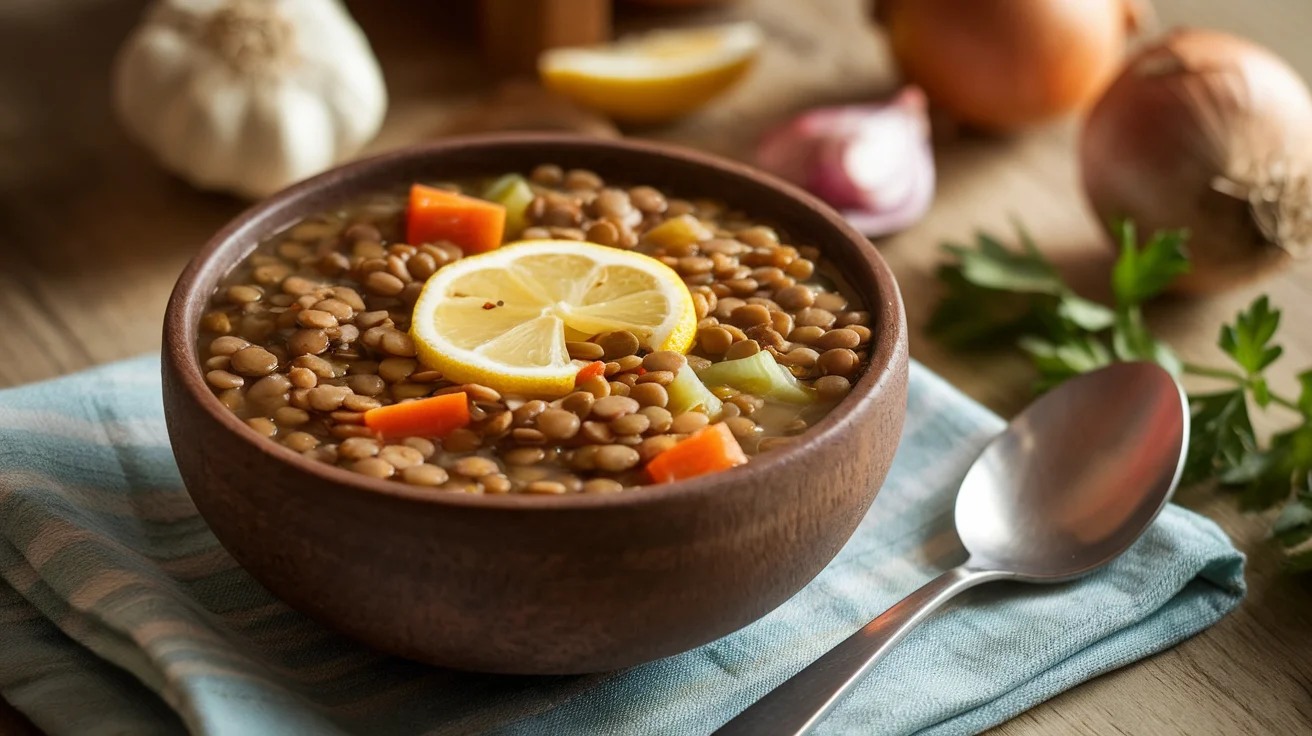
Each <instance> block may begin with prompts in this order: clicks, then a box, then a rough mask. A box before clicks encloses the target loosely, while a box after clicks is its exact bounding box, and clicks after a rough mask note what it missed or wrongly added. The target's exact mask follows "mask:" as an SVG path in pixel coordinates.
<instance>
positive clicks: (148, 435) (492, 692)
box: [0, 358, 1244, 736]
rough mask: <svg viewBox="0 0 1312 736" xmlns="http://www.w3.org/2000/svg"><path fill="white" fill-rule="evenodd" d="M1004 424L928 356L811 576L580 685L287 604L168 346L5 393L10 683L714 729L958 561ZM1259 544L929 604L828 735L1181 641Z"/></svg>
mask: <svg viewBox="0 0 1312 736" xmlns="http://www.w3.org/2000/svg"><path fill="white" fill-rule="evenodd" d="M1002 426H1003V423H1002V421H1001V420H999V419H998V418H997V417H996V416H993V415H992V414H990V413H989V412H987V411H986V410H985V409H983V408H981V407H980V406H978V405H977V404H975V403H974V402H972V401H970V400H969V399H967V398H965V397H963V396H962V395H961V394H959V393H957V392H956V391H955V390H954V389H952V388H951V387H949V386H948V385H946V384H945V383H943V382H942V380H941V379H939V378H937V377H936V376H934V375H933V374H932V373H930V372H929V371H928V370H926V369H924V368H923V367H920V366H914V367H913V369H912V372H911V396H910V407H909V410H908V416H907V424H906V431H905V435H904V437H903V439H902V445H901V449H900V450H899V452H898V456H897V462H896V463H895V465H894V468H893V470H892V473H891V474H890V475H889V477H888V480H887V482H886V483H885V484H884V488H883V491H882V492H881V493H880V495H879V498H878V500H876V502H875V505H874V507H873V509H872V510H871V512H870V514H869V515H868V516H867V518H866V519H865V521H864V522H862V524H861V527H860V528H859V529H858V530H857V532H856V535H855V536H853V537H852V540H851V541H850V542H849V543H848V544H847V546H846V547H844V549H843V550H842V552H841V553H840V554H839V555H838V558H837V559H835V560H834V561H833V563H832V564H830V565H829V567H828V569H826V570H825V571H824V572H823V573H822V574H821V575H820V576H819V577H818V578H816V580H815V581H813V582H812V583H811V584H810V585H808V586H807V587H806V588H805V589H804V590H802V591H801V592H800V593H798V594H797V595H796V596H794V597H793V598H792V599H791V600H789V601H788V602H787V603H785V604H784V605H782V606H780V607H779V608H778V609H777V610H775V611H774V612H772V613H770V614H769V615H767V616H766V617H765V618H763V619H761V620H760V621H758V622H756V623H755V624H752V625H751V626H748V627H747V628H745V629H743V630H741V631H739V632H737V633H735V634H732V635H730V636H727V637H725V638H723V639H721V640H719V641H716V642H714V643H712V644H708V645H706V646H704V647H702V648H700V649H697V650H695V651H692V652H688V653H686V654H682V655H679V656H676V657H670V658H669V659H665V660H661V661H658V662H653V663H651V664H648V665H646V666H643V667H637V668H634V669H631V670H627V671H623V672H617V673H608V674H600V675H590V676H584V677H533V678H527V677H508V676H493V675H477V674H467V673H459V672H452V671H447V670H440V669H436V668H432V667H427V666H423V665H419V664H416V663H413V662H407V661H403V660H398V659H395V658H391V657H386V656H383V655H380V654H377V653H375V652H372V651H370V650H367V649H365V648H363V647H361V646H358V645H356V644H354V643H352V642H350V641H347V640H345V639H343V638H341V637H339V636H336V635H334V634H332V633H329V632H328V631H326V630H324V629H323V628H321V627H319V626H317V625H316V624H314V623H311V622H310V621H308V620H306V619H304V618H302V617H301V616H299V615H298V614H296V613H294V612H293V611H291V610H289V609H288V608H286V607H285V606H283V605H282V604H281V603H279V602H278V601H277V600H276V599H274V598H273V597H272V596H271V595H270V594H269V593H268V592H266V591H265V590H264V589H263V588H261V587H260V586H259V585H258V584H256V583H255V582H253V581H252V580H251V579H250V578H249V577H247V575H246V574H245V573H244V572H243V571H242V570H241V569H240V568H238V567H237V566H236V565H235V563H233V561H232V560H231V558H229V557H228V555H227V554H226V553H225V552H224V551H223V549H222V548H221V547H220V546H219V545H218V543H217V542H216V541H215V539H214V537H213V536H212V535H211V534H210V532H209V530H208V529H207V528H206V526H205V523H204V521H202V520H201V519H200V517H199V516H197V514H196V511H195V509H194V507H193V506H192V504H191V501H190V499H189V498H188V496H187V494H186V491H185V490H183V487H182V484H181V481H180V480H179V478H178V474H177V470H176V468H175V466H174V463H173V458H172V454H171V453H170V451H169V446H168V438H167V436H166V434H165V430H164V418H163V410H162V408H161V405H160V386H159V364H158V361H157V360H156V359H155V358H142V359H137V360H132V361H128V362H125V363H118V364H114V365H110V366H106V367H103V368H99V369H96V370H93V371H89V372H86V373H82V374H79V375H75V376H70V377H66V378H62V379H59V380H56V381H51V382H48V383H43V384H38V385H33V386H28V387H24V388H18V389H12V390H8V391H0V575H2V576H3V582H2V583H0V693H3V695H4V697H5V698H6V699H7V700H8V701H9V702H10V703H12V704H13V705H14V706H15V707H17V708H18V709H19V710H20V711H22V712H24V713H25V714H27V716H28V717H29V718H31V720H32V721H33V722H34V723H35V724H36V725H37V726H38V727H40V728H41V729H43V730H44V731H46V732H47V733H49V734H51V735H52V736H57V735H59V734H79V735H81V734H122V733H129V734H135V735H141V734H174V733H184V732H187V731H190V732H191V733H194V734H212V735H216V736H219V735H221V736H251V735H259V734H275V735H278V736H282V735H283V734H296V735H299V734H343V733H346V734H371V735H373V734H378V735H382V736H386V735H389V734H433V733H440V734H445V733H482V732H492V733H502V734H538V733H543V734H574V733H579V734H699V733H701V734H704V733H709V732H710V731H712V730H714V729H715V728H716V727H718V726H719V725H721V724H722V723H724V722H725V721H727V720H728V719H729V718H730V717H732V716H733V715H734V714H736V713H737V712H738V711H740V710H741V709H743V708H744V707H746V706H747V705H748V704H749V703H751V702H752V701H754V700H755V699H756V698H758V697H760V696H761V695H763V694H764V693H765V692H766V691H767V690H769V689H770V688H772V687H774V686H775V685H777V684H779V683H780V682H782V681H783V680H784V679H786V678H787V677H789V676H790V675H792V674H793V673H794V672H796V671H798V670H799V669H801V668H802V667H803V666H805V665H806V664H807V663H808V662H810V661H812V660H813V659H815V658H816V657H818V656H819V655H820V654H821V653H822V652H824V651H825V650H826V649H828V648H829V647H831V646H833V645H835V644H837V643H838V642H839V641H841V640H842V639H843V638H844V637H846V636H847V635H848V634H850V633H852V632H853V631H854V630H856V629H857V628H859V627H860V626H862V625H863V624H865V623H866V621H868V620H869V619H871V618H873V617H874V616H876V615H877V614H879V613H880V612H881V611H883V610H884V609H885V608H887V607H888V606H889V605H891V604H892V603H894V602H895V601H897V600H898V599H899V598H901V597H902V596H904V595H905V594H907V593H909V592H910V591H911V590H913V589H915V588H916V587H917V586H919V585H920V584H922V583H923V582H925V581H926V580H928V579H930V578H931V577H933V576H934V575H936V574H937V573H938V572H940V571H941V570H943V569H945V568H947V567H949V566H951V565H953V564H955V563H956V562H958V561H959V560H960V558H961V556H962V552H961V549H960V545H959V542H958V541H957V539H956V537H955V535H954V534H953V532H952V514H951V509H952V500H953V496H954V490H955V487H956V484H957V482H958V480H959V479H960V478H961V477H962V475H963V474H964V472H965V469H966V467H967V466H968V465H969V464H970V462H971V461H972V460H973V459H974V457H975V455H976V454H977V453H978V451H979V449H980V448H981V447H982V446H983V444H984V443H985V442H986V441H987V439H988V438H989V437H990V436H991V435H993V434H994V433H996V432H997V431H999V429H1001V427H1002ZM1243 562H1244V560H1243V556H1242V555H1240V554H1239V553H1238V552H1237V551H1235V549H1234V548H1233V547H1232V546H1231V545H1230V542H1229V540H1228V539H1226V537H1225V535H1224V534H1223V533H1222V532H1221V531H1220V530H1219V529H1218V528H1217V527H1216V526H1215V525H1214V524H1212V522H1210V521H1208V520H1206V519H1204V518H1202V517H1199V516H1197V515H1195V514H1193V513H1190V512H1188V511H1185V510H1183V509H1181V508H1178V507H1175V506H1172V507H1170V508H1167V509H1166V511H1165V512H1164V513H1163V514H1162V515H1161V517H1160V519H1159V520H1158V521H1157V523H1156V524H1155V525H1154V526H1153V528H1152V529H1151V530H1150V531H1149V532H1148V534H1147V536H1146V537H1145V538H1144V539H1143V540H1142V541H1141V542H1140V543H1139V544H1137V545H1136V546H1135V547H1134V548H1133V549H1131V550H1130V551H1129V552H1128V553H1126V554H1125V555H1124V556H1123V557H1122V558H1120V559H1119V560H1118V561H1116V562H1115V563H1113V564H1112V565H1111V566H1110V567H1108V568H1106V569H1104V570H1102V571H1100V572H1098V573H1095V574H1094V575H1092V576H1090V577H1088V578H1086V579H1084V580H1082V581H1080V582H1078V583H1072V584H1066V585H1062V586H1053V587H1038V586H1029V587H1027V586H1022V585H1019V584H1013V585H1006V584H996V585H993V586H988V587H987V588H984V589H980V590H978V591H975V592H973V593H971V594H968V595H967V596H966V597H965V598H963V599H962V600H961V602H960V603H959V604H958V605H956V606H954V607H952V608H950V609H949V610H948V611H946V612H945V613H943V614H942V615H939V616H937V617H935V618H933V619H931V620H930V621H929V622H928V623H926V624H925V625H923V626H922V627H921V628H920V629H919V630H917V631H916V632H915V633H913V634H912V635H911V636H910V637H909V638H908V639H907V640H906V641H905V642H904V643H903V644H902V645H901V646H899V647H898V648H897V649H896V650H895V651H894V652H893V653H892V654H891V655H890V656H889V658H888V659H887V660H885V661H884V662H883V663H881V664H880V665H879V666H878V668H877V669H876V670H875V671H874V673H873V675H872V676H871V677H869V678H867V679H866V681H865V682H864V683H863V684H862V685H861V686H860V687H859V689H858V690H857V692H856V693H855V694H854V695H853V696H852V697H851V698H849V699H847V700H846V701H845V702H844V703H843V704H842V705H841V706H840V707H839V708H838V709H837V710H836V711H835V712H834V714H833V715H832V716H831V717H830V718H829V719H828V720H826V721H825V722H824V724H823V726H822V728H821V729H820V732H821V733H834V734H842V733H863V734H910V733H924V734H965V733H973V732H978V731H980V730H983V729H985V728H987V727H989V726H991V725H993V724H996V723H1000V722H1002V721H1005V720H1007V719H1008V718H1011V717H1012V716H1015V715H1016V714H1018V713H1020V712H1022V711H1024V710H1026V709H1027V708H1030V707H1032V706H1033V705H1035V704H1036V703H1039V702H1041V701H1043V700H1045V699H1047V698H1049V697H1052V696H1053V695H1055V694H1057V693H1059V692H1061V691H1062V690H1065V689H1067V688H1069V687H1072V686H1073V685H1075V684H1077V683H1080V682H1083V681H1085V680H1087V679H1089V678H1091V677H1094V676H1096V675H1098V674H1101V673H1103V672H1107V671H1109V670H1113V669H1115V668H1117V667H1120V666H1122V665H1125V664H1127V663H1129V662H1132V661H1134V660H1136V659H1139V658H1141V657H1145V656H1147V655H1149V654H1152V653H1153V652H1157V651H1161V650H1163V649H1166V648H1168V647H1170V646H1172V645H1173V644H1175V643H1177V642H1179V641H1181V640H1183V639H1185V638H1187V637H1189V636H1192V635H1194V634H1196V633H1198V632H1199V631H1201V630H1203V629H1204V628H1206V627H1208V626H1210V625H1211V624H1213V623H1214V622H1215V621H1216V620H1217V619H1219V618H1220V617H1221V616H1224V615H1225V614H1226V613H1227V612H1228V611H1230V610H1231V609H1233V608H1234V607H1235V606H1236V605H1237V604H1238V603H1239V601H1240V600H1241V598H1242V597H1243V595H1244V583H1243Z"/></svg>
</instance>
